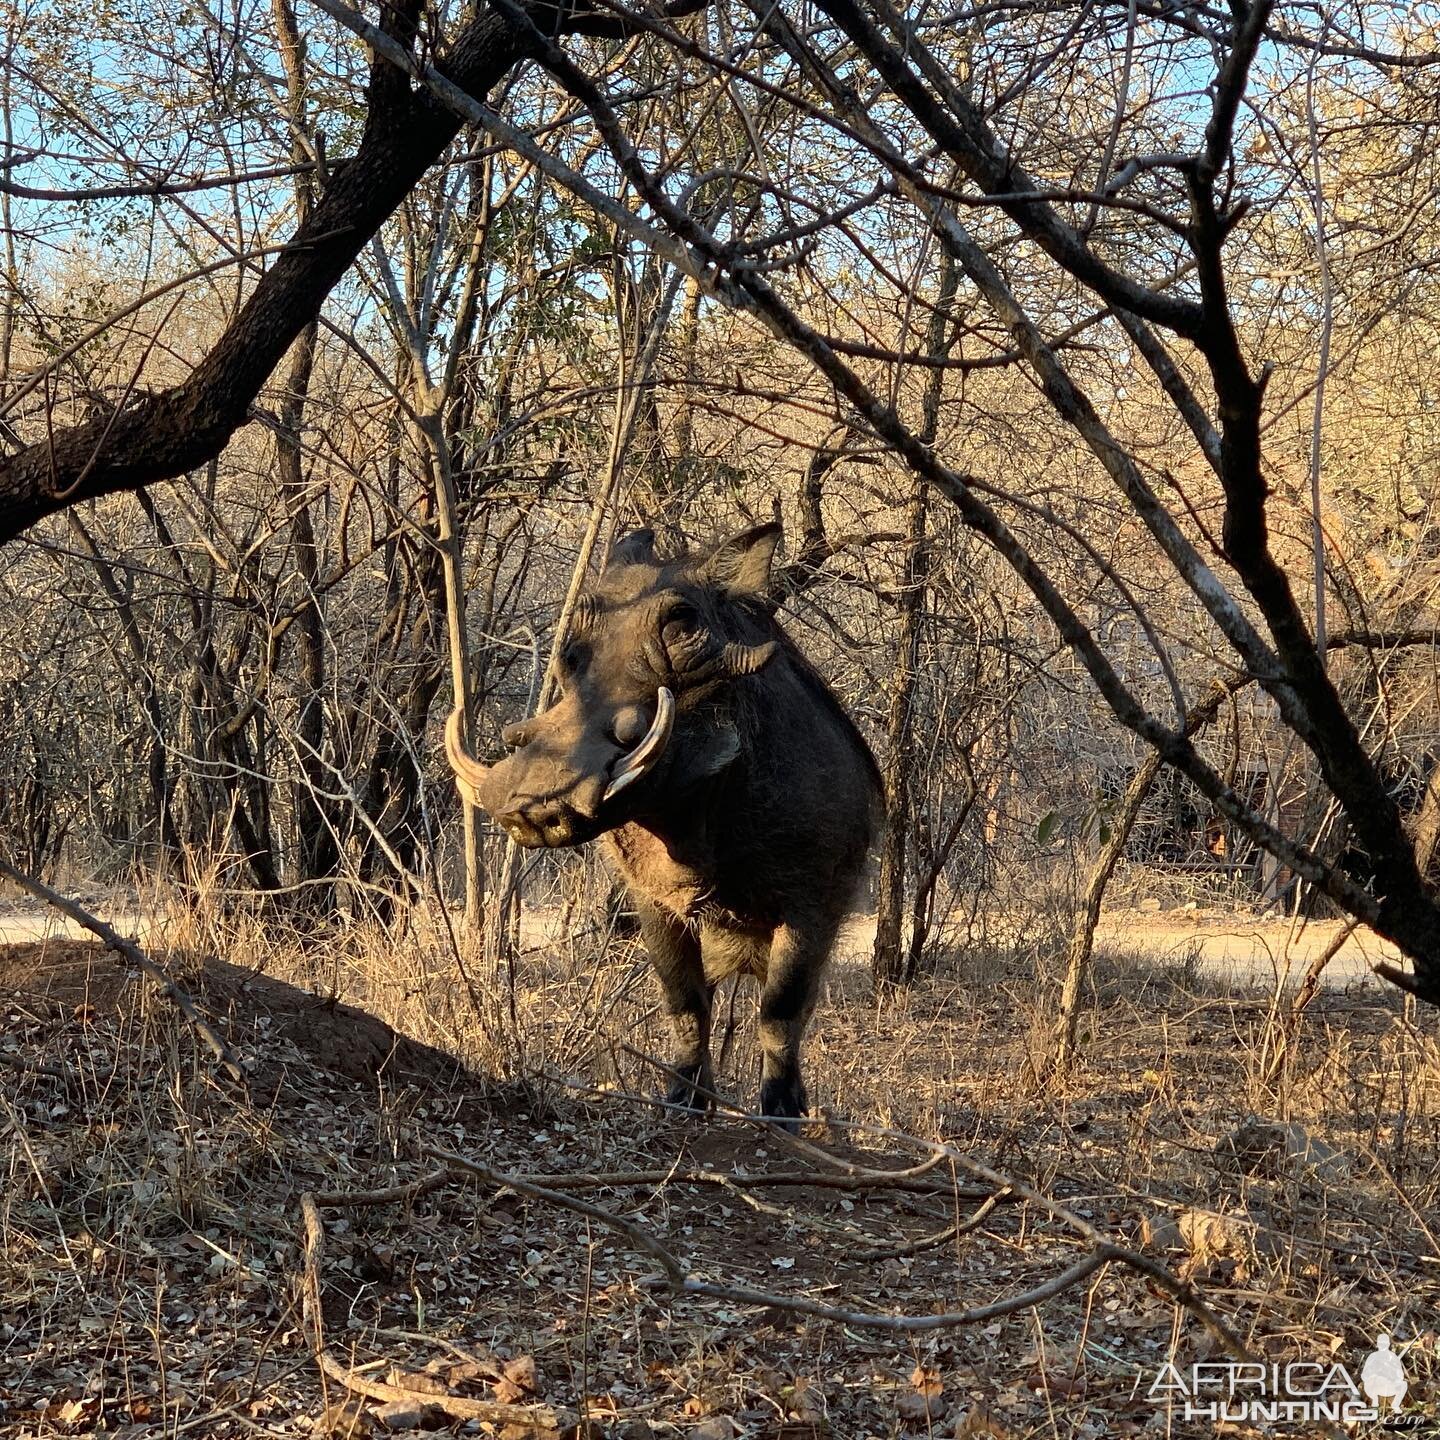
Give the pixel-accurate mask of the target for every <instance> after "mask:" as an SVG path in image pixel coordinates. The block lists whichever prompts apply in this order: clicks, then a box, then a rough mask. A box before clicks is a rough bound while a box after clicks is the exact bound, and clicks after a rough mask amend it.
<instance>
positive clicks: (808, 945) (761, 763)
mask: <svg viewBox="0 0 1440 1440" xmlns="http://www.w3.org/2000/svg"><path fill="white" fill-rule="evenodd" d="M779 540H780V527H779V526H778V525H760V526H756V527H755V528H753V529H749V530H745V531H742V532H741V533H740V534H738V535H735V536H733V537H731V538H730V539H728V540H725V541H723V542H722V543H720V544H719V545H716V546H715V547H714V548H713V549H710V550H708V551H706V552H704V553H703V554H681V555H677V556H674V557H670V558H667V557H662V556H659V555H657V554H656V552H655V536H654V533H653V532H652V531H650V530H637V531H635V532H634V533H633V534H631V535H628V536H626V537H625V538H624V539H623V540H621V541H620V542H619V543H618V544H617V545H616V546H615V548H614V549H613V550H612V552H611V554H610V556H609V559H608V561H607V563H606V566H605V570H604V573H603V574H602V575H601V576H600V578H599V580H598V582H597V583H596V584H595V586H594V588H593V589H592V590H591V591H590V592H589V593H588V594H587V595H585V596H584V597H583V599H582V600H581V602H580V604H579V606H578V607H577V609H576V611H575V615H574V620H573V622H572V626H571V630H570V635H569V638H568V640H567V642H566V645H565V649H564V652H563V654H562V656H561V671H562V675H563V693H562V695H561V698H560V699H559V700H558V701H557V702H556V704H555V705H554V706H553V707H552V708H551V709H549V710H547V711H545V712H544V713H543V714H540V715H536V716H534V717H532V718H531V719H529V720H526V721H523V722H522V723H521V724H518V725H512V726H510V727H509V728H508V729H507V730H506V731H505V732H504V735H503V738H504V741H505V744H506V746H507V747H508V748H509V749H510V750H511V751H512V753H511V754H510V755H508V756H507V757H506V758H505V759H503V760H501V761H499V762H498V763H497V764H495V765H493V766H487V765H482V764H480V763H479V762H478V761H477V760H476V759H475V758H474V756H473V755H471V754H469V753H468V752H467V751H466V749H465V747H464V743H463V739H462V733H461V717H460V715H459V712H458V711H457V712H456V713H454V714H452V715H451V716H450V719H449V721H448V722H447V725H446V731H445V740H446V753H447V755H448V756H449V760H450V764H451V766H452V767H453V769H454V771H455V774H456V778H457V782H458V784H459V786H460V789H461V791H462V793H465V794H467V795H468V796H469V797H470V798H472V799H473V800H474V801H475V803H477V804H479V805H481V806H483V807H484V809H485V810H487V811H488V812H489V813H490V814H491V815H492V816H494V817H495V819H496V820H497V821H499V823H500V824H501V825H502V826H503V827H504V829H505V830H506V831H507V832H508V833H509V834H510V835H511V836H513V837H514V838H515V840H517V841H518V842H519V843H520V844H521V845H529V846H567V845H583V844H584V843H585V842H586V841H588V840H591V839H594V838H595V837H596V836H602V835H603V837H604V843H605V846H606V849H607V850H608V851H609V853H610V855H611V857H612V859H613V861H614V864H615V866H616V868H617V869H618V870H619V873H620V876H621V878H622V879H623V881H624V884H625V887H626V889H627V890H628V891H629V894H630V896H631V897H632V899H633V901H634V903H635V906H636V909H637V910H638V912H639V916H640V927H641V932H642V934H643V936H644V940H645V945H646V948H647V950H648V951H649V954H650V960H651V963H652V964H653V965H654V968H655V973H656V974H657V975H658V976H659V979H660V984H661V987H662V989H663V991H664V998H665V1004H666V1007H667V1009H668V1011H669V1013H670V1018H671V1021H672V1023H673V1026H674V1030H675V1037H676V1040H677V1042H678V1054H677V1056H676V1058H675V1062H674V1068H675V1070H676V1071H677V1072H678V1074H679V1075H681V1076H683V1077H684V1079H681V1080H677V1081H676V1082H675V1084H674V1085H673V1086H672V1088H671V1090H670V1096H669V1098H670V1099H671V1101H672V1102H674V1103H677V1104H684V1105H690V1106H696V1107H701V1106H702V1101H703V1097H701V1096H700V1095H699V1094H698V1093H697V1091H696V1090H695V1089H694V1086H695V1084H696V1083H698V1084H699V1085H701V1086H703V1087H705V1088H707V1089H708V1088H711V1086H712V1083H713V1082H712V1079H711V1071H710V1013H711V1001H712V997H713V995H714V992H715V986H716V984H717V983H718V982H719V981H721V980H723V979H725V978H726V977H728V976H730V975H734V974H736V973H738V972H745V973H748V974H752V975H754V976H756V977H757V978H758V979H759V981H760V984H761V987H762V993H761V1000H760V1042H761V1047H762V1050H763V1055H764V1060H763V1068H762V1072H761V1088H760V1106H761V1111H762V1113H764V1114H766V1115H771V1116H776V1117H779V1118H781V1119H783V1120H786V1121H794V1120H797V1119H798V1118H799V1117H800V1116H802V1115H804V1114H805V1113H806V1105H807V1100H806V1095H805V1086H804V1084H803V1083H802V1081H801V1078H800V1041H801V1037H802V1035H803V1034H804V1030H805V1025H806V1022H807V1021H808V1019H809V1017H810V1012H811V1010H812V1009H813V1008H814V1004H815V998H816V994H817V992H818V988H819V982H820V977H821V974H822V972H823V970H824V967H825V963H826V961H827V960H828V958H829V956H830V951H831V948H832V946H833V945H834V942H835V935H836V931H837V930H838V929H839V926H840V923H841V920H842V919H843V918H844V915H845V912H846V909H847V907H848V905H849V902H850V898H851V896H852V894H853V892H854V889H855V885H856V881H857V879H858V878H859V875H860V871H861V868H862V866H863V865H864V863H865V857H866V853H867V851H868V850H869V848H870V844H871V841H872V839H873V837H874V833H875V829H876V825H877V823H878V820H879V817H880V813H881V793H882V792H881V785H880V777H879V772H878V771H877V769H876V766H875V760H874V757H873V756H872V755H871V753H870V749H869V747H868V746H867V745H866V743H865V741H864V740H863V739H862V738H861V736H860V733H859V731H858V730H856V728H855V726H854V725H853V724H852V723H851V722H850V719H849V717H848V716H847V715H846V714H845V712H844V710H843V709H842V708H841V706H840V703H839V701H838V700H836V698H835V696H834V695H833V694H832V693H831V692H830V690H829V688H828V687H827V686H826V684H825V682H824V681H823V680H822V679H821V678H820V676H819V675H818V674H817V673H816V671H815V670H814V669H813V668H812V667H811V665H810V664H809V663H808V662H807V661H806V660H805V658H804V657H803V656H802V655H801V654H800V652H799V651H798V650H797V649H796V648H795V645H794V643H793V642H792V641H791V640H790V638H789V637H788V636H787V635H786V634H785V632H784V631H783V630H782V629H781V628H780V626H779V624H778V623H777V622H776V620H775V617H774V613H773V606H772V605H770V604H769V603H767V598H766V597H767V594H768V591H769V587H770V566H771V561H772V560H773V558H774V554H775V547H776V545H777V544H778V543H779Z"/></svg>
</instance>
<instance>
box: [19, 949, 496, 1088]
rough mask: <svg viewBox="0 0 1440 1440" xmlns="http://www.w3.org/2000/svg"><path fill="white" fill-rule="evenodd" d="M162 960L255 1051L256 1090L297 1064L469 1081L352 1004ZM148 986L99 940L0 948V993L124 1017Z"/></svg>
mask: <svg viewBox="0 0 1440 1440" xmlns="http://www.w3.org/2000/svg"><path fill="white" fill-rule="evenodd" d="M156 958H157V959H158V958H160V957H156ZM167 964H168V968H169V970H170V973H171V975H172V976H173V977H174V978H175V980H176V981H177V983H178V984H180V986H181V988H182V989H184V990H186V991H187V992H188V993H189V994H190V995H191V997H192V998H193V999H194V1000H195V1001H196V1003H197V1004H198V1005H199V1006H200V1008H201V1010H202V1012H203V1013H204V1014H205V1015H206V1017H207V1018H208V1019H210V1020H211V1021H212V1022H213V1023H214V1024H215V1025H216V1026H217V1027H218V1028H219V1029H220V1031H221V1033H222V1034H223V1035H224V1036H225V1037H226V1039H227V1040H229V1042H230V1044H231V1046H232V1047H233V1048H234V1049H236V1050H237V1051H239V1052H242V1053H245V1052H248V1054H249V1055H251V1056H253V1059H254V1071H253V1076H252V1079H253V1083H254V1084H255V1086H256V1087H257V1088H258V1090H259V1092H260V1093H265V1092H273V1090H274V1087H275V1085H276V1084H277V1083H278V1082H279V1080H280V1078H281V1074H282V1073H289V1076H290V1079H291V1080H292V1082H293V1081H294V1079H295V1076H294V1073H293V1072H294V1069H295V1067H296V1066H311V1067H314V1068H315V1069H318V1070H322V1071H324V1072H326V1073H327V1074H331V1075H338V1076H342V1077H344V1078H346V1079H349V1080H358V1081H364V1082H371V1083H373V1082H374V1081H376V1080H384V1081H386V1082H387V1083H391V1084H394V1083H397V1082H402V1083H408V1084H413V1085H420V1086H423V1087H427V1088H428V1087H446V1088H449V1087H452V1086H456V1085H463V1084H469V1083H474V1077H472V1076H470V1075H468V1074H467V1072H466V1071H465V1070H464V1068H463V1067H462V1066H460V1065H459V1064H458V1063H457V1062H456V1061H455V1060H454V1059H453V1058H452V1057H451V1056H449V1055H446V1054H445V1053H444V1052H443V1051H440V1050H436V1049H434V1048H433V1047H432V1046H429V1045H424V1044H422V1043H421V1042H420V1041H418V1040H412V1039H411V1038H410V1037H409V1036H408V1035H403V1034H401V1033H399V1032H398V1031H396V1030H393V1029H392V1028H391V1027H390V1026H389V1025H387V1024H386V1023H385V1022H384V1021H383V1020H379V1019H377V1018H376V1017H375V1016H374V1015H370V1014H367V1013H366V1012H365V1011H364V1010H357V1009H356V1008H355V1007H354V1006H353V1005H345V1004H342V1003H341V1002H339V1001H338V1000H334V999H327V998H326V997H324V996H320V995H315V994H312V993H311V992H310V991H308V990H303V989H301V988H300V987H299V986H296V985H291V984H288V983H286V982H285V981H283V980H276V979H274V978H273V977H271V976H268V975H263V974H259V973H258V972H256V971H253V970H246V969H244V968H243V967H242V966H238V965H231V964H228V963H226V962H225V961H223V960H217V959H214V958H213V957H206V958H201V957H198V956H179V957H174V956H172V957H169V959H168V961H167ZM150 990H151V986H150V982H149V981H148V980H147V979H146V978H145V977H144V976H143V975H141V974H140V973H139V971H137V970H134V969H132V968H131V967H130V966H129V965H128V964H127V963H126V962H125V961H124V960H123V959H122V958H121V957H119V956H117V955H116V954H115V953H114V952H113V951H110V950H107V949H106V948H105V946H103V945H101V944H100V943H99V942H98V941H93V940H47V941H39V942H33V943H30V942H27V943H22V944H15V945H0V993H4V992H7V991H8V992H10V993H12V994H14V995H16V996H17V997H28V998H30V999H32V1000H38V1001H42V1002H47V1003H49V1004H51V1005H60V1006H69V1007H72V1008H76V1009H80V1008H85V1009H87V1010H89V1011H91V1012H96V1013H100V1014H111V1013H118V1014H124V1013H127V1012H130V1011H132V1010H134V1009H135V1008H137V1007H138V1006H140V1005H142V1004H144V1003H148V1000H149V992H150Z"/></svg>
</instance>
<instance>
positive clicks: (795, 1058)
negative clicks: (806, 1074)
mask: <svg viewBox="0 0 1440 1440" xmlns="http://www.w3.org/2000/svg"><path fill="white" fill-rule="evenodd" d="M834 941H835V926H834V925H833V924H814V925H795V924H786V925H781V926H779V927H778V928H777V929H776V931H775V937H774V939H773V940H772V941H771V942H770V964H769V968H768V970H767V971H766V975H765V985H764V989H763V990H762V991H761V994H760V1048H761V1051H762V1053H763V1059H762V1061H761V1069H760V1113H761V1114H762V1115H771V1116H775V1117H776V1118H778V1119H781V1120H784V1121H786V1122H787V1124H786V1128H787V1129H789V1130H791V1131H794V1130H797V1129H798V1128H799V1127H798V1125H796V1124H795V1123H794V1122H795V1121H797V1120H799V1119H800V1118H801V1117H802V1116H804V1115H805V1114H806V1112H807V1111H808V1109H809V1103H810V1102H809V1097H808V1096H807V1095H806V1093H805V1082H804V1081H803V1080H802V1079H801V1078H800V1042H801V1041H802V1040H803V1039H804V1037H805V1026H806V1025H807V1024H808V1023H809V1020H810V1012H811V1011H812V1010H814V1008H815V1000H816V997H817V996H818V995H819V993H820V976H821V975H822V973H823V972H824V969H825V962H826V961H827V960H828V959H829V958H830V947H831V945H832V944H834Z"/></svg>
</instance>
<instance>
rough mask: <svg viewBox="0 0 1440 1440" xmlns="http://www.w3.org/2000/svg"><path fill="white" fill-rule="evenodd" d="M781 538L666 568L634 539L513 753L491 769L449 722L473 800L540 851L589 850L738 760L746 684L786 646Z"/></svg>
mask: <svg viewBox="0 0 1440 1440" xmlns="http://www.w3.org/2000/svg"><path fill="white" fill-rule="evenodd" d="M779 540H780V527H779V526H778V525H760V526H756V527H755V528H753V529H750V530H744V531H742V532H741V533H740V534H738V535H735V536H732V537H731V538H730V539H729V540H726V541H724V542H723V543H721V544H720V545H718V546H716V547H715V548H714V549H713V550H711V551H709V552H708V553H705V554H702V555H680V556H678V557H676V558H674V559H664V558H660V557H657V556H656V554H655V536H654V533H653V532H652V531H650V530H637V531H635V532H634V533H633V534H631V535H627V536H626V537H625V538H624V539H623V540H621V541H620V542H619V543H618V544H617V545H616V546H615V548H614V549H613V550H612V551H611V553H610V557H609V560H608V562H607V563H606V566H605V570H604V572H603V573H602V574H601V576H600V578H599V580H598V581H597V582H596V584H595V586H594V588H593V589H592V590H591V591H590V592H589V593H588V594H586V595H585V596H583V597H582V599H581V601H580V603H579V605H578V606H577V607H576V610H575V614H574V616H573V618H572V621H571V625H570V633H569V636H568V638H567V640H566V643H565V648H564V651H563V652H562V654H561V657H560V675H561V682H562V685H563V689H562V692H561V695H560V698H559V699H558V700H557V701H556V703H555V704H554V705H553V706H551V708H550V709H548V710H546V711H545V712H544V713H543V714H540V715H535V716H532V717H531V718H530V719H529V720H525V721H522V722H521V723H520V724H518V725H511V726H509V727H508V728H507V729H506V730H505V731H504V732H503V735H502V738H503V740H504V742H505V744H506V746H507V747H508V748H509V749H510V751H511V752H512V753H511V754H510V755H508V756H506V757H505V758H504V759H502V760H500V761H498V762H497V763H496V764H494V765H483V764H481V763H480V762H479V761H478V760H476V758H475V757H474V756H473V755H471V754H470V753H469V752H468V751H467V750H466V749H465V746H464V741H463V736H462V731H461V716H460V713H459V711H455V712H453V713H452V714H451V716H450V718H449V720H448V721H447V722H446V726H445V752H446V755H447V756H448V757H449V760H450V764H451V767H452V768H453V769H454V771H455V776H456V782H457V784H458V785H459V787H460V790H461V793H462V794H463V795H465V796H466V797H467V798H468V799H470V800H472V801H473V802H474V803H475V804H477V805H480V806H481V807H482V808H483V809H485V810H487V811H488V812H489V813H490V814H491V815H493V816H494V817H495V819H496V820H497V821H499V823H500V824H501V825H502V826H503V827H504V829H505V830H506V831H507V832H508V833H509V834H510V835H511V836H512V837H513V838H514V839H515V840H516V841H518V842H519V843H520V844H521V845H529V846H552V847H553V846H564V845H581V844H584V843H585V841H587V840H591V839H593V838H594V837H595V836H596V835H599V834H601V833H603V832H604V831H606V830H610V829H613V828H614V827H615V826H617V825H621V824H624V823H625V822H626V821H628V820H632V819H636V818H639V817H642V816H646V815H653V814H656V813H662V812H664V811H666V810H669V809H671V808H673V807H675V806H676V805H678V804H681V803H683V796H684V794H685V792H686V791H687V790H689V789H690V788H691V787H693V786H694V785H696V784H697V783H699V782H701V781H703V780H706V779H708V778H710V777H712V776H715V775H718V774H719V773H720V772H721V771H722V770H724V769H725V768H726V767H727V766H728V765H730V764H731V763H732V762H733V761H734V760H735V758H736V756H737V755H738V754H739V753H740V746H741V742H740V728H739V726H738V724H737V714H736V707H735V705H734V704H733V703H732V702H733V700H734V699H735V696H734V695H733V693H732V692H733V691H734V689H735V682H736V681H737V680H739V679H741V678H742V677H745V676H750V675H754V674H756V672H758V671H759V670H761V669H762V668H763V667H764V666H765V665H767V664H768V663H769V662H770V661H771V660H772V659H774V657H775V655H776V654H777V653H778V651H779V649H780V644H779V641H778V640H776V639H774V638H773V637H774V636H775V635H776V634H777V633H778V630H777V628H776V626H775V625H774V623H773V621H772V620H771V619H770V616H769V611H768V610H767V609H766V607H765V606H764V604H763V603H762V599H763V596H764V594H765V591H766V588H767V586H768V584H769V579H770V562H771V560H772V558H773V557H774V554H775V547H776V545H777V544H778V543H779Z"/></svg>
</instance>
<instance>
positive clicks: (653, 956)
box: [636, 900, 715, 1110]
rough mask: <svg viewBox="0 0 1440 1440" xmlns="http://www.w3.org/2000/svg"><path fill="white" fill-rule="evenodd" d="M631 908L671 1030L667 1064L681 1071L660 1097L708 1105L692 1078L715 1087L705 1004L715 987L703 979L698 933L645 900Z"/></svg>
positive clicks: (678, 1102)
mask: <svg viewBox="0 0 1440 1440" xmlns="http://www.w3.org/2000/svg"><path fill="white" fill-rule="evenodd" d="M636 908H637V909H638V910H639V912H640V933H641V935H642V936H643V937H644V939H645V948H646V950H647V951H648V952H649V954H650V963H651V965H652V966H654V968H655V974H656V975H657V976H658V977H659V980H660V989H661V991H662V992H663V994H664V999H665V1009H666V1011H667V1012H668V1013H669V1016H670V1025H671V1028H672V1029H673V1030H674V1032H675V1055H674V1057H673V1059H672V1060H671V1064H672V1066H673V1067H674V1069H676V1070H678V1071H679V1072H680V1075H681V1076H682V1077H683V1078H680V1079H676V1080H675V1081H673V1082H672V1084H671V1086H670V1090H669V1093H668V1094H667V1095H666V1097H665V1098H666V1099H667V1100H668V1101H669V1102H670V1103H671V1104H672V1105H685V1106H688V1107H689V1108H690V1109H692V1110H708V1109H709V1108H710V1102H709V1101H708V1100H707V1099H705V1097H704V1096H702V1095H699V1094H697V1093H696V1091H695V1084H696V1082H698V1083H699V1084H700V1085H702V1086H704V1087H705V1089H707V1090H713V1089H714V1088H715V1077H714V1075H713V1074H712V1073H711V1070H710V1008H711V1001H712V999H713V997H714V993H715V987H714V986H713V985H711V984H709V983H708V982H707V981H706V979H705V968H704V966H703V965H702V964H701V961H700V940H699V937H698V936H697V935H696V934H695V933H694V931H692V930H690V929H688V928H687V927H686V926H684V925H682V924H681V923H680V922H679V921H678V920H676V919H675V918H674V916H672V915H669V914H667V913H666V912H665V911H664V910H661V909H659V908H658V907H657V906H654V905H651V904H650V903H649V902H648V901H645V900H637V903H636Z"/></svg>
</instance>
